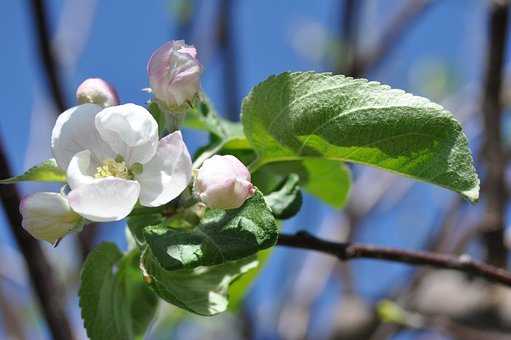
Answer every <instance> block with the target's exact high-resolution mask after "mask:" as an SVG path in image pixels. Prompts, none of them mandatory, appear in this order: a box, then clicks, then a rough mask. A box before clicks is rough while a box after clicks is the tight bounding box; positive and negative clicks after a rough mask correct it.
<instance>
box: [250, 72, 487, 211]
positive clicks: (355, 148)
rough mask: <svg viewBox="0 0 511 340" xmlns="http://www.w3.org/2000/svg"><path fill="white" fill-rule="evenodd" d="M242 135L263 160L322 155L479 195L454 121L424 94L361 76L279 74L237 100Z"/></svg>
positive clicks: (462, 137) (472, 198) (469, 158)
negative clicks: (359, 77) (417, 94)
mask: <svg viewBox="0 0 511 340" xmlns="http://www.w3.org/2000/svg"><path fill="white" fill-rule="evenodd" d="M242 122H243V128H244V131H245V135H246V136H247V138H248V140H249V142H250V144H251V145H252V146H253V147H254V149H255V150H256V152H257V153H258V156H259V158H258V160H257V162H256V163H255V164H254V166H253V168H254V169H257V168H259V167H261V166H262V165H264V164H267V163H271V162H277V161H289V160H299V159H309V158H326V159H332V160H340V161H351V162H356V163H361V164H366V165H370V166H374V167H378V168H381V169H385V170H388V171H392V172H395V173H398V174H400V175H404V176H408V177H411V178H414V179H416V180H420V181H425V182H430V183H433V184H436V185H439V186H442V187H445V188H447V189H450V190H453V191H456V192H459V193H461V194H462V195H464V196H465V197H466V198H468V199H469V200H470V201H476V200H477V199H478V196H479V179H478V177H477V174H476V172H475V169H474V166H473V164H472V156H471V154H470V150H469V148H468V144H467V138H466V137H465V135H464V133H463V131H462V128H461V126H460V124H459V123H458V122H457V121H456V120H455V119H454V117H453V115H452V114H451V113H449V112H448V111H446V110H445V109H444V108H442V107H441V106H440V105H437V104H434V103H432V102H430V101H429V100H427V99H425V98H422V97H416V96H413V95H411V94H408V93H405V92H404V91H401V90H394V89H391V88H390V87H389V86H386V85H382V84H380V83H377V82H368V81H367V80H365V79H352V78H347V77H344V76H341V75H332V74H329V73H314V72H305V73H282V74H280V75H278V76H273V77H270V78H269V79H267V80H266V81H264V82H262V83H261V84H259V85H257V86H256V87H255V88H254V89H253V90H252V91H251V92H250V94H249V95H248V96H247V97H246V98H245V100H244V101H243V106H242Z"/></svg>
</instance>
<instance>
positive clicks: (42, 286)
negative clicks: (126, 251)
mask: <svg viewBox="0 0 511 340" xmlns="http://www.w3.org/2000/svg"><path fill="white" fill-rule="evenodd" d="M11 176H12V174H11V170H10V168H9V164H8V162H7V158H6V155H5V152H4V149H3V146H2V144H0V178H9V177H11ZM0 199H1V202H2V204H3V207H4V211H5V214H6V216H7V220H8V226H9V227H10V229H11V232H12V234H13V236H14V239H15V240H16V243H17V245H18V249H19V250H20V252H21V254H22V255H23V258H24V260H25V264H26V267H27V271H28V274H29V276H30V281H31V283H32V285H33V287H34V291H35V294H36V295H37V298H38V299H39V303H40V305H41V310H42V314H43V316H44V318H45V319H46V321H47V323H48V327H49V329H50V332H51V334H52V335H53V338H54V339H57V340H61V339H62V340H71V339H73V338H74V336H73V334H72V332H71V327H70V323H69V320H68V319H67V316H66V315H67V314H66V309H65V303H64V300H63V298H64V297H63V295H62V292H63V291H64V290H63V289H62V288H61V286H60V284H59V283H58V281H57V279H56V278H57V275H56V274H55V272H54V271H53V268H52V267H51V265H50V263H49V262H48V260H47V259H46V256H45V254H44V252H43V250H42V249H41V246H40V245H39V242H38V241H36V240H35V239H34V238H33V237H32V236H30V235H29V234H28V233H27V232H26V231H25V230H24V229H23V228H22V227H21V217H20V214H19V211H18V209H19V205H20V195H19V192H18V190H17V188H16V186H15V185H3V186H1V187H0Z"/></svg>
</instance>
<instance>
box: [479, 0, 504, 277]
mask: <svg viewBox="0 0 511 340" xmlns="http://www.w3.org/2000/svg"><path fill="white" fill-rule="evenodd" d="M508 13H509V3H508V1H493V2H492V3H491V5H490V10H489V30H488V44H489V46H488V55H487V59H486V70H485V75H484V85H483V95H482V98H483V99H482V101H483V102H482V113H483V125H484V132H485V134H484V135H485V141H484V144H483V153H484V154H483V155H484V159H485V163H486V170H487V175H486V178H485V182H484V185H483V189H484V191H485V192H486V198H487V204H486V211H485V214H484V217H483V222H482V227H481V229H482V236H483V239H484V242H485V246H486V251H487V260H488V262H489V263H490V264H492V265H495V266H499V267H502V268H505V266H506V258H507V250H506V247H505V245H504V223H505V207H506V201H507V193H506V180H505V177H506V175H505V172H506V155H505V151H504V146H503V142H502V128H501V126H502V124H501V122H502V98H501V93H502V84H503V78H504V61H505V51H506V41H507V26H508Z"/></svg>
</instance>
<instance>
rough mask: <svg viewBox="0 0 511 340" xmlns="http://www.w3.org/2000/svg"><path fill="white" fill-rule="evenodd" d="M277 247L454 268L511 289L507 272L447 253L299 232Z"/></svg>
mask: <svg viewBox="0 0 511 340" xmlns="http://www.w3.org/2000/svg"><path fill="white" fill-rule="evenodd" d="M277 244H278V245H280V246H286V247H294V248H302V249H309V250H316V251H319V252H323V253H326V254H330V255H333V256H335V257H337V258H338V259H339V260H341V261H346V260H351V259H361V258H365V259H377V260H383V261H391V262H399V263H406V264H411V265H424V266H431V267H435V268H443V269H454V270H458V271H461V272H464V273H467V274H472V275H474V276H478V277H482V278H485V279H487V280H489V281H493V282H498V283H501V284H503V285H505V286H508V287H511V273H510V272H508V271H506V270H503V269H500V268H497V267H494V266H491V265H488V264H485V263H482V262H479V261H476V260H472V259H471V258H470V257H468V256H459V257H456V256H452V255H447V254H438V253H432V252H424V251H409V250H403V249H395V248H388V247H378V246H373V245H366V244H358V243H350V242H345V243H341V242H331V241H327V240H323V239H320V238H317V237H315V236H313V235H311V234H309V233H307V232H305V231H300V232H298V233H296V234H295V235H288V234H280V235H279V239H278V241H277Z"/></svg>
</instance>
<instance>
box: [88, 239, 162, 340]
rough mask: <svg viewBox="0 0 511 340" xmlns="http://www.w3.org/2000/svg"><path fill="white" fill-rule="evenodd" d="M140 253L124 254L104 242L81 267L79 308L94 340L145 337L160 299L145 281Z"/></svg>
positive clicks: (89, 334) (90, 336) (111, 244)
mask: <svg viewBox="0 0 511 340" xmlns="http://www.w3.org/2000/svg"><path fill="white" fill-rule="evenodd" d="M139 258H140V252H139V251H138V250H137V251H132V252H131V253H129V254H128V255H126V256H124V257H123V254H122V253H121V252H120V251H119V249H118V248H117V247H116V246H115V245H114V244H113V243H102V244H100V245H99V246H97V247H96V248H95V249H94V250H93V251H92V252H91V253H90V255H89V256H88V257H87V260H86V261H85V264H84V266H83V268H82V273H81V283H80V291H79V296H80V308H81V312H82V318H83V320H84V323H85V328H86V330H87V335H88V336H89V338H90V339H92V340H96V339H99V340H103V339H126V340H129V339H135V338H136V337H138V336H142V335H143V334H144V333H145V331H146V328H147V327H148V325H149V323H150V321H151V320H152V318H153V316H154V313H155V311H156V305H157V298H156V296H155V295H154V293H153V292H152V291H151V290H150V289H149V287H147V285H146V284H145V283H144V281H143V280H142V273H141V272H140V270H139V268H138V264H139Z"/></svg>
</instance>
